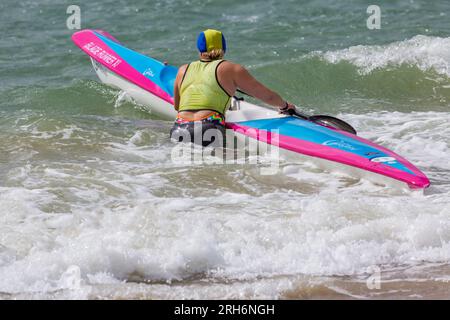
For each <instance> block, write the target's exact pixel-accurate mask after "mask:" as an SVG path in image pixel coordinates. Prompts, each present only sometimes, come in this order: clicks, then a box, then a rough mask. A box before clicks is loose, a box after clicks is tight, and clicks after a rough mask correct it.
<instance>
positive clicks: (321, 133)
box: [238, 117, 415, 175]
mask: <svg viewBox="0 0 450 320" xmlns="http://www.w3.org/2000/svg"><path fill="white" fill-rule="evenodd" d="M238 124H240V125H244V126H248V127H251V128H256V129H261V130H266V131H273V130H278V134H281V135H285V136H289V137H293V138H297V139H300V140H305V141H308V142H312V143H317V144H321V145H327V146H329V147H331V148H335V149H339V150H342V151H346V152H350V153H353V154H355V155H358V156H360V157H363V158H366V159H368V160H370V159H373V158H378V157H391V156H390V155H388V154H386V153H385V152H383V151H381V150H378V149H376V148H374V147H372V146H370V145H367V144H365V143H364V142H362V141H359V140H356V139H352V138H351V137H348V136H346V135H343V134H341V133H339V132H337V131H334V130H331V129H328V128H326V127H323V126H320V125H317V124H315V123H312V122H310V121H305V120H302V119H298V118H295V117H285V118H272V119H260V120H250V121H242V122H238ZM383 164H384V165H388V166H390V167H393V168H395V169H398V170H401V171H404V172H407V173H410V174H412V175H415V174H414V173H413V172H412V171H411V170H409V169H408V168H407V167H405V166H404V165H403V164H402V163H400V162H398V161H397V160H394V161H389V162H383Z"/></svg>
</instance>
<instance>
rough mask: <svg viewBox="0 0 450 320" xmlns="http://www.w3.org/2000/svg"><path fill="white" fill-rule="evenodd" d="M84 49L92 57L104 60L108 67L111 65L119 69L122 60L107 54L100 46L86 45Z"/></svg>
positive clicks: (91, 43)
mask: <svg viewBox="0 0 450 320" xmlns="http://www.w3.org/2000/svg"><path fill="white" fill-rule="evenodd" d="M83 49H86V50H87V51H89V52H90V53H92V55H94V56H96V57H98V58H99V59H101V60H103V61H104V62H105V63H106V64H107V65H110V66H111V67H113V68H115V67H117V66H118V65H119V64H120V63H121V62H122V60H121V59H119V58H117V57H116V56H114V55H112V54H110V53H108V52H106V51H105V50H103V49H102V48H101V47H100V46H98V45H96V44H95V43H94V42H92V41H91V42H89V43H86V44H85V45H84V46H83Z"/></svg>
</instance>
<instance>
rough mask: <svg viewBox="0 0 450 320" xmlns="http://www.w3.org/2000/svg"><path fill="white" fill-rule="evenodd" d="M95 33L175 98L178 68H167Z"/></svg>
mask: <svg viewBox="0 0 450 320" xmlns="http://www.w3.org/2000/svg"><path fill="white" fill-rule="evenodd" d="M94 33H95V35H96V36H97V37H99V38H100V39H101V40H102V41H103V42H105V43H106V44H107V45H108V46H109V47H110V48H111V49H112V50H114V52H116V53H117V54H118V55H119V56H120V57H121V58H122V59H123V60H125V61H126V62H127V63H129V64H130V65H131V66H132V67H133V68H134V69H136V70H137V71H138V72H139V73H141V74H143V75H144V76H145V77H147V78H148V79H149V80H151V81H152V82H154V83H155V84H156V85H158V87H160V88H162V89H163V90H164V91H165V92H167V93H168V94H169V95H170V96H173V85H174V82H175V77H176V75H177V72H178V69H177V68H175V67H173V66H166V65H164V64H163V63H162V62H160V61H158V60H156V59H153V58H150V57H147V56H144V55H143V54H140V53H138V52H136V51H133V50H131V49H128V48H125V47H124V46H122V45H120V44H118V43H117V42H114V41H112V40H111V39H108V38H107V37H105V36H103V35H101V34H100V33H98V32H95V31H94Z"/></svg>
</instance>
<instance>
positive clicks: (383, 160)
mask: <svg viewBox="0 0 450 320" xmlns="http://www.w3.org/2000/svg"><path fill="white" fill-rule="evenodd" d="M370 161H372V162H378V163H387V164H395V163H397V159H395V158H393V157H376V158H373V159H370Z"/></svg>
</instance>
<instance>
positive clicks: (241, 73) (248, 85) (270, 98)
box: [233, 64, 290, 108]
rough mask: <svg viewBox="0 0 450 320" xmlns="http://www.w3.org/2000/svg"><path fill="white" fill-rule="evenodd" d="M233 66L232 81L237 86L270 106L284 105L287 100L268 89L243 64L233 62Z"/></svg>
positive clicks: (281, 106)
mask: <svg viewBox="0 0 450 320" xmlns="http://www.w3.org/2000/svg"><path fill="white" fill-rule="evenodd" d="M233 67H234V75H235V77H234V82H235V85H236V87H237V88H239V89H241V90H242V91H244V92H246V93H248V94H249V95H251V96H253V97H255V98H257V99H260V100H262V101H264V102H265V103H267V104H270V105H271V106H275V107H278V108H284V107H285V106H286V102H287V101H285V100H283V99H282V98H281V97H280V95H279V94H278V93H276V92H274V91H272V90H270V89H269V88H267V87H266V86H264V85H263V84H262V83H260V82H259V81H258V80H256V79H255V78H254V77H253V76H252V75H251V74H250V73H249V72H248V71H247V70H246V69H245V68H244V67H243V66H241V65H238V64H234V66H233ZM289 105H290V104H289Z"/></svg>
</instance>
